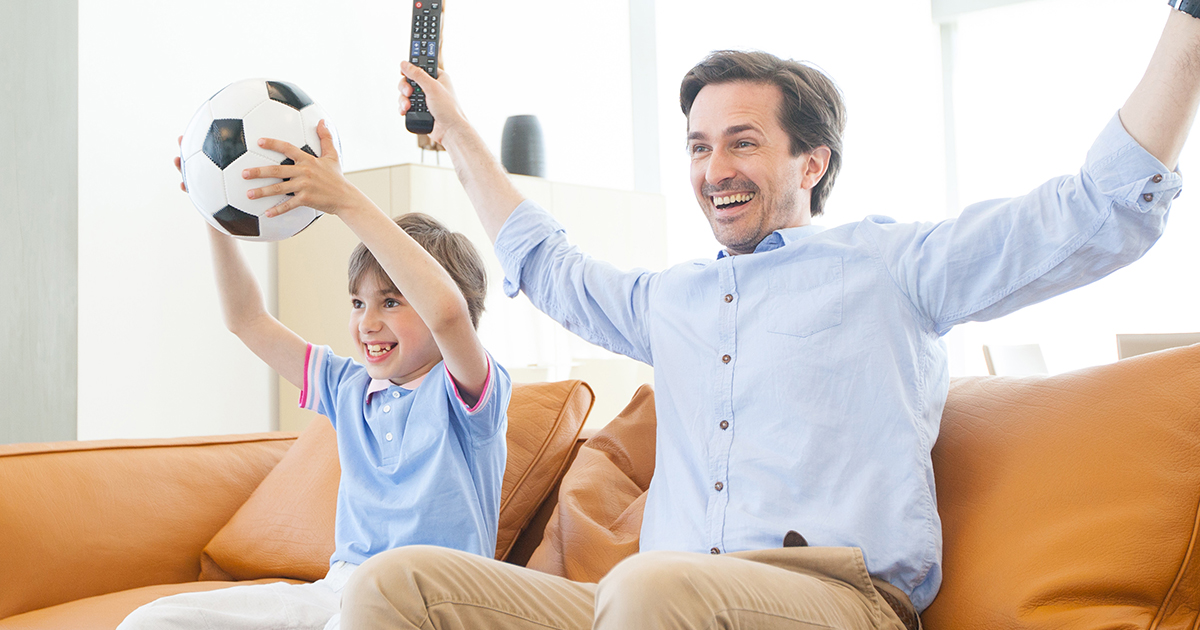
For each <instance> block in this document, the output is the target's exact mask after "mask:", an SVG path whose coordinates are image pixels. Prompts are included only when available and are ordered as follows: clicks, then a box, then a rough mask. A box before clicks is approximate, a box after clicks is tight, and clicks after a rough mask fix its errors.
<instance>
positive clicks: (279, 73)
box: [78, 0, 632, 439]
mask: <svg viewBox="0 0 1200 630" xmlns="http://www.w3.org/2000/svg"><path fill="white" fill-rule="evenodd" d="M525 5H526V6H529V5H532V10H531V11H530V12H529V13H527V14H522V17H521V18H520V19H518V18H517V17H516V14H515V12H514V11H513V10H512V8H511V6H510V5H504V4H502V3H495V2H487V1H486V0H455V1H454V2H453V3H452V4H451V5H450V6H449V13H448V14H447V18H446V24H447V31H446V40H445V45H446V53H447V54H446V61H447V63H448V64H449V68H450V69H451V73H452V75H453V76H454V78H455V81H456V87H457V89H458V92H459V95H460V98H461V100H462V102H463V105H464V108H465V109H466V111H467V112H468V115H469V116H470V117H471V119H472V120H473V122H474V123H475V124H476V125H477V126H478V127H479V129H480V131H481V133H482V134H483V136H484V138H485V139H486V140H487V141H488V142H489V143H490V144H491V147H492V149H493V151H495V152H497V153H498V152H499V138H500V131H501V129H502V126H503V123H504V119H505V118H506V117H507V116H510V115H514V114H536V115H538V116H539V117H540V118H541V122H542V126H543V129H544V132H545V135H546V149H547V159H548V167H547V175H548V177H549V178H551V179H556V180H559V181H567V182H573V183H581V184H593V185H599V186H608V187H621V188H628V187H630V186H631V185H632V171H631V167H630V160H629V152H630V147H631V139H630V131H629V129H630V125H631V123H630V112H629V107H628V102H629V56H628V48H629V46H628V8H627V4H626V2H625V1H624V0H606V1H605V2H598V3H587V4H584V3H574V2H571V3H562V2H552V1H550V0H534V1H532V2H527V3H525ZM529 15H533V16H538V17H536V18H535V19H532V20H531V19H530V18H529V17H528V16H529ZM408 19H409V14H408V8H407V4H406V3H399V2H383V1H381V0H363V1H361V2H354V3H327V2H317V1H314V0H295V1H293V2H286V3H285V2H232V1H228V0H209V1H207V2H151V1H148V0H107V1H105V2H99V1H97V0H83V1H82V2H80V3H79V31H80V33H79V77H80V79H79V111H80V113H79V126H80V130H79V197H80V207H79V302H80V306H79V337H80V341H79V421H78V422H79V437H80V438H81V439H92V438H110V437H152V436H175V435H198V434H214V433H232V432H247V431H265V430H269V429H271V428H272V427H271V426H270V422H269V420H268V419H269V418H270V417H271V408H270V401H271V399H272V396H271V395H270V394H271V378H270V375H269V373H268V371H267V369H266V368H265V367H263V366H262V364H261V363H260V362H258V360H257V359H256V358H254V357H253V355H251V354H250V353H249V352H248V351H246V350H245V349H244V348H243V347H242V346H241V344H240V342H239V341H238V340H237V339H236V338H234V337H233V336H232V335H230V334H229V333H227V332H226V331H225V330H224V328H223V325H222V324H221V321H220V315H219V309H218V305H217V300H216V292H215V288H214V286H213V281H212V275H211V269H210V263H209V261H208V253H207V241H206V236H205V232H204V224H203V221H202V220H201V219H200V217H199V216H197V215H196V213H195V210H193V209H192V207H191V205H190V203H189V202H188V200H187V198H186V196H185V195H184V194H182V193H181V192H180V191H179V189H178V181H179V177H178V174H177V173H176V172H175V169H174V167H173V166H172V164H171V159H172V157H173V156H174V155H175V154H176V145H175V138H176V137H177V136H178V135H180V134H181V133H182V132H183V129H184V127H185V126H186V124H187V122H188V120H189V119H190V117H191V115H192V113H193V112H194V111H195V109H196V108H197V107H198V106H199V105H200V104H201V103H202V102H203V101H204V100H205V99H207V98H208V97H209V96H210V95H211V94H212V93H214V92H216V91H217V90H218V89H220V88H221V87H223V86H225V85H226V84H228V83H230V82H232V81H235V80H238V79H241V78H246V77H255V76H261V77H278V78H281V79H284V80H288V81H292V82H294V83H296V84H298V85H300V86H301V87H302V88H304V89H305V91H307V92H308V93H309V95H310V96H312V97H313V98H314V99H316V100H317V101H319V102H320V103H321V104H322V105H323V106H324V107H325V108H326V110H327V111H329V112H330V117H331V118H332V119H334V121H335V123H336V124H337V126H338V128H339V131H340V133H341V138H342V143H343V153H344V162H343V167H344V169H345V170H356V169H363V168H369V167H373V166H380V165H385V164H393V163H402V162H412V161H420V159H421V156H420V152H419V151H418V150H417V149H416V144H415V140H414V139H413V137H412V136H410V135H408V134H407V133H406V132H405V131H404V129H403V121H402V120H401V119H400V117H399V116H398V115H397V114H396V96H397V93H396V85H397V83H398V82H399V80H400V74H399V69H398V68H399V62H400V59H401V58H402V53H403V51H404V49H405V48H406V47H407V45H408V34H407V30H406V29H407V22H408ZM562 25H568V26H569V28H564V27H562ZM535 34H536V36H535ZM514 50H515V51H516V54H511V53H509V52H507V51H514ZM535 69H536V72H535ZM432 158H433V156H432V155H430V156H429V160H430V161H432ZM326 220H329V219H326ZM243 251H244V252H246V254H247V256H248V258H249V260H250V262H251V265H252V267H253V268H254V270H255V272H256V273H257V274H258V276H259V278H260V279H265V278H266V277H267V276H268V271H269V265H270V261H271V259H272V256H271V246H268V245H261V244H253V243H248V244H244V245H243Z"/></svg>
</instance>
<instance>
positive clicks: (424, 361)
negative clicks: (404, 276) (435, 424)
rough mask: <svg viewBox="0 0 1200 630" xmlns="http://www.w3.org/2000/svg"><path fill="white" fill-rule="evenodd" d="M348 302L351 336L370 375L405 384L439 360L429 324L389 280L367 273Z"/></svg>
mask: <svg viewBox="0 0 1200 630" xmlns="http://www.w3.org/2000/svg"><path fill="white" fill-rule="evenodd" d="M350 305H351V311H350V336H351V338H353V339H354V341H355V343H356V344H357V345H358V349H359V352H360V353H361V354H362V357H363V359H364V363H365V364H366V367H367V373H368V374H370V375H371V378H373V379H378V380H390V381H392V382H393V383H395V384H397V385H405V384H408V383H411V382H412V381H414V380H416V379H419V378H421V377H423V376H424V375H425V374H427V373H429V370H430V369H431V368H432V367H433V366H435V365H437V363H438V362H439V361H441V360H442V355H441V352H440V351H439V350H438V347H437V344H436V343H435V342H434V340H433V334H432V333H431V332H429V327H428V326H426V325H425V322H424V321H422V320H421V317H420V316H419V315H417V312H416V311H415V310H413V308H412V307H411V306H409V305H408V302H407V301H406V300H405V299H404V296H402V295H400V293H399V292H398V291H397V290H396V289H395V287H392V286H390V283H387V284H386V285H385V284H384V283H383V282H381V281H380V279H379V278H377V277H375V275H374V274H366V276H364V277H363V279H362V281H361V282H359V286H358V292H357V293H355V294H354V295H351V296H350Z"/></svg>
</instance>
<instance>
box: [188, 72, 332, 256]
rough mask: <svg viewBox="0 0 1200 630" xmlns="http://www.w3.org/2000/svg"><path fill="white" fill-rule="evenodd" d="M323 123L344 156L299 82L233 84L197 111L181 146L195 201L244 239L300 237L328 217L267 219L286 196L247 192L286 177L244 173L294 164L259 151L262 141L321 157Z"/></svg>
mask: <svg viewBox="0 0 1200 630" xmlns="http://www.w3.org/2000/svg"><path fill="white" fill-rule="evenodd" d="M322 119H324V120H325V124H326V126H328V127H329V130H330V132H331V134H332V135H333V142H334V149H335V150H336V151H337V152H338V153H341V141H340V139H339V138H338V135H337V132H336V130H335V129H334V126H333V125H332V123H330V121H329V119H328V116H326V114H325V110H324V109H322V108H321V106H320V105H318V104H317V103H315V102H314V101H313V100H312V99H311V98H310V97H309V96H308V94H306V93H305V92H304V91H303V90H301V89H300V88H299V87H297V86H296V85H294V84H292V83H287V82H283V81H268V80H265V79H248V80H245V81H238V82H237V83H232V84H230V85H228V86H226V87H225V88H223V89H222V90H221V91H219V92H217V93H216V94H214V95H213V96H212V98H210V99H208V100H207V101H205V102H204V103H203V104H202V105H201V106H200V108H199V109H197V110H196V113H195V115H194V116H193V117H192V120H191V122H189V123H188V126H187V129H186V130H185V131H184V135H183V140H182V141H181V142H180V145H179V148H180V158H181V167H182V170H183V178H184V183H185V184H186V185H187V189H188V196H189V197H190V198H191V200H192V204H193V205H194V206H196V209H197V210H198V211H199V212H200V214H201V216H203V217H204V219H205V220H206V221H207V222H208V223H209V224H210V225H212V226H213V227H215V228H216V229H218V230H220V231H222V232H224V233H226V234H229V235H231V236H236V237H237V238H240V239H243V240H250V241H279V240H283V239H285V238H288V237H290V236H293V235H295V234H297V233H299V232H300V231H301V230H303V229H304V228H306V227H308V226H309V225H311V224H312V222H313V221H316V220H317V218H319V217H320V216H321V213H320V212H318V211H316V210H314V209H312V208H308V207H300V208H295V209H293V210H291V211H289V212H286V213H284V214H282V215H280V216H277V217H271V218H266V217H264V216H263V214H264V213H265V212H266V211H267V210H268V209H270V208H271V207H273V206H275V205H277V204H279V203H280V202H282V201H283V200H284V199H286V196H284V195H275V196H272V197H265V198H261V199H249V198H247V197H246V191H248V190H250V189H252V188H262V187H265V186H270V185H271V184H275V183H278V182H281V181H284V180H281V179H276V178H262V179H255V180H246V179H242V170H243V169H245V168H252V167H256V166H271V165H275V164H292V163H293V162H292V160H291V159H289V158H286V156H284V155H283V154H281V153H278V152H276V151H268V150H267V149H264V148H262V147H260V146H258V140H259V139H260V138H275V139H277V140H283V141H285V142H288V143H291V144H292V145H294V146H297V147H300V148H301V150H303V151H304V152H305V153H308V154H310V155H313V156H316V157H320V155H321V144H320V140H319V139H318V138H317V129H316V127H317V122H318V121H320V120H322Z"/></svg>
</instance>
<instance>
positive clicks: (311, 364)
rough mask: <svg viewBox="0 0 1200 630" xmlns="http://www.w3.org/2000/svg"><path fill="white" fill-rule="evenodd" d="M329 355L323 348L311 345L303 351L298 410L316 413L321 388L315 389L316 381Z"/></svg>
mask: <svg viewBox="0 0 1200 630" xmlns="http://www.w3.org/2000/svg"><path fill="white" fill-rule="evenodd" d="M328 358H329V354H328V353H327V352H325V347H324V346H314V345H312V344H311V343H310V344H308V347H307V348H306V349H305V350H304V385H303V387H301V388H300V408H301V409H311V410H313V411H317V408H318V406H319V405H320V404H321V400H320V397H321V394H320V392H321V388H319V387H317V379H318V378H320V375H321V371H322V370H323V369H324V367H325V362H326V361H327V360H328Z"/></svg>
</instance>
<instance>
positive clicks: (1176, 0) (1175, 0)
mask: <svg viewBox="0 0 1200 630" xmlns="http://www.w3.org/2000/svg"><path fill="white" fill-rule="evenodd" d="M1167 4H1169V5H1171V8H1172V9H1179V10H1180V11H1183V12H1184V13H1186V14H1188V15H1190V16H1192V17H1194V18H1200V0H1167Z"/></svg>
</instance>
